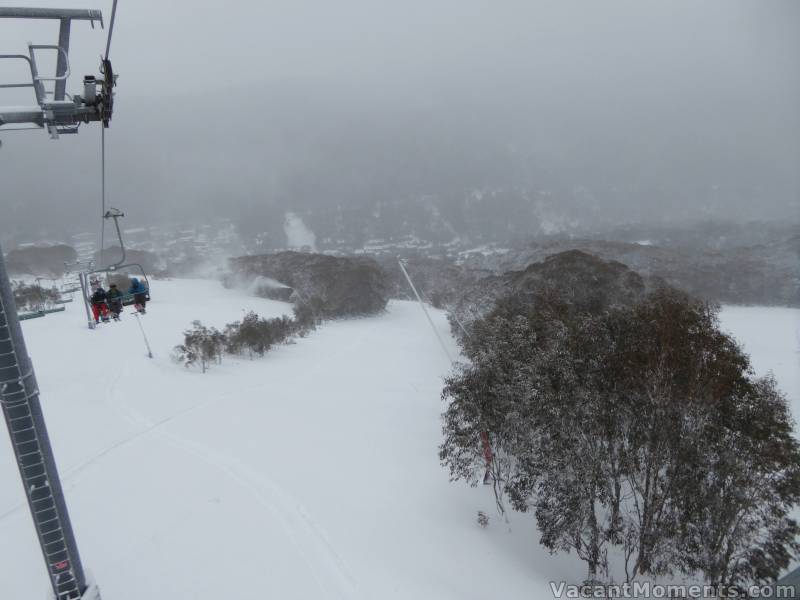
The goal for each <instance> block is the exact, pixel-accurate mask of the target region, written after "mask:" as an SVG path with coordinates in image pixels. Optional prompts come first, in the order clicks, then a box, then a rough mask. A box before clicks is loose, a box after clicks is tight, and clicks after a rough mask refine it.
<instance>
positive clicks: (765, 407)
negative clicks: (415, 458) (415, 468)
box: [440, 289, 800, 585]
mask: <svg viewBox="0 0 800 600" xmlns="http://www.w3.org/2000/svg"><path fill="white" fill-rule="evenodd" d="M462 343H463V344H464V352H465V354H466V356H467V357H468V358H469V363H468V364H466V365H463V366H462V367H461V369H460V371H458V372H457V373H456V374H455V375H454V376H452V377H451V378H450V379H448V380H447V382H446V385H445V389H444V392H443V397H444V399H445V400H447V401H448V407H447V409H446V412H445V414H444V442H443V444H442V446H441V447H440V458H441V460H442V462H443V464H445V465H446V466H447V467H448V468H449V470H450V474H451V477H452V478H453V479H463V480H467V481H469V482H471V483H475V482H476V481H477V474H478V473H479V472H482V469H483V460H484V458H483V454H482V451H481V444H480V434H481V432H482V431H486V432H487V433H488V434H489V438H490V440H491V443H492V446H493V448H492V449H493V450H494V453H495V457H498V456H499V457H500V459H501V460H503V464H504V469H505V471H504V475H503V476H502V481H501V482H500V483H501V486H502V492H503V493H505V494H507V496H508V498H509V500H510V502H511V505H512V506H513V508H515V509H516V510H519V511H522V512H531V513H533V514H534V515H535V517H536V520H537V524H538V527H539V530H540V533H541V539H540V542H541V543H542V544H543V545H545V546H546V547H547V548H549V549H550V550H551V551H555V552H559V551H565V552H572V551H574V552H575V553H576V555H577V556H578V557H580V558H581V559H582V560H583V561H585V562H586V564H587V567H588V579H589V580H598V579H603V578H607V577H609V576H610V575H612V574H611V573H609V561H608V552H609V550H610V549H611V548H612V547H613V548H615V552H616V554H618V555H621V556H622V558H623V560H622V561H621V563H622V567H621V568H622V569H624V572H622V573H615V574H613V575H614V577H615V579H617V580H618V579H620V578H622V579H625V580H627V581H632V580H634V579H636V578H637V577H641V576H664V575H671V574H675V573H683V574H697V573H700V574H702V575H703V576H704V577H705V578H706V579H707V580H708V581H709V582H710V583H712V584H717V585H743V584H747V583H751V582H763V581H767V580H769V579H771V578H774V577H775V576H776V575H777V574H778V572H779V571H780V570H781V569H782V568H785V567H786V566H787V565H788V564H789V562H790V561H791V559H792V557H793V556H796V555H797V552H798V545H797V535H798V525H797V523H795V522H794V521H793V520H792V519H791V518H790V513H791V510H792V508H793V507H794V506H796V505H797V504H798V501H800V450H798V443H797V441H796V440H795V438H794V437H793V435H792V421H791V418H790V414H789V411H788V408H787V404H786V400H785V398H784V397H783V396H782V395H781V394H780V393H779V392H778V391H777V389H776V387H775V383H774V381H773V380H772V379H769V378H766V379H758V378H756V377H755V376H754V375H753V373H752V369H751V367H750V364H749V360H748V358H747V356H746V355H745V354H744V353H743V352H742V351H741V349H740V348H739V347H738V345H737V344H736V343H735V342H734V341H733V340H732V339H731V338H730V337H729V336H727V335H725V334H724V333H722V332H720V331H719V328H718V324H717V319H716V311H715V309H714V307H712V306H709V305H707V304H705V303H701V302H696V301H693V300H691V299H689V298H687V297H686V296H684V295H682V294H680V293H678V292H675V291H673V290H669V289H662V290H659V291H656V292H654V293H652V294H651V295H650V296H648V297H646V298H645V299H644V300H642V301H640V302H637V303H636V304H632V305H628V306H606V307H603V308H598V309H597V310H594V311H593V312H588V311H586V310H577V309H575V307H574V306H573V305H571V304H570V302H569V298H564V297H562V296H559V294H558V293H555V292H548V291H544V292H540V293H537V294H536V295H535V296H534V297H526V298H512V299H507V300H505V301H503V302H500V303H498V305H497V307H496V309H495V310H494V311H493V312H492V313H490V314H489V315H488V316H487V317H485V318H484V319H481V320H479V321H476V322H475V323H474V324H473V326H472V329H471V334H470V336H469V337H465V338H464V339H463V340H462ZM496 460H497V458H496ZM493 473H494V471H493Z"/></svg>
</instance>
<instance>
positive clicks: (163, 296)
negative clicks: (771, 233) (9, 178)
mask: <svg viewBox="0 0 800 600" xmlns="http://www.w3.org/2000/svg"><path fill="white" fill-rule="evenodd" d="M152 293H153V296H154V302H153V303H152V304H151V306H150V310H148V314H147V315H146V316H145V317H143V319H142V324H143V326H144V327H145V329H146V331H147V334H148V336H149V338H150V342H151V344H152V346H153V349H154V352H155V358H154V359H153V360H149V359H147V358H146V351H145V348H144V343H143V341H142V338H141V333H140V332H139V329H138V328H137V325H136V323H135V319H134V318H133V317H131V316H128V315H127V314H126V315H125V316H124V317H123V322H122V323H118V324H117V323H110V324H107V325H103V326H101V327H99V328H98V329H97V330H95V331H88V330H87V329H86V327H85V323H84V317H83V312H82V307H81V306H79V305H78V304H75V303H73V304H70V305H68V308H67V311H66V312H65V313H60V314H56V315H48V316H47V317H45V318H43V319H36V320H34V321H28V322H25V324H24V328H25V333H26V337H27V340H28V345H29V350H30V353H31V355H32V357H33V360H34V364H35V366H36V369H37V375H38V379H39V384H40V388H41V391H42V402H43V406H44V410H45V415H46V418H47V420H48V425H49V428H50V435H51V438H52V441H53V446H54V448H55V451H56V456H57V461H58V464H59V469H60V472H61V476H62V480H63V483H64V487H65V492H66V495H67V502H68V505H69V507H70V511H71V515H72V519H73V525H74V528H75V532H76V535H77V538H78V544H79V547H80V549H81V553H82V558H83V562H84V564H85V566H86V567H88V568H90V569H91V570H92V572H93V574H94V577H95V578H96V580H97V582H98V584H99V585H100V588H101V590H102V592H103V595H104V597H105V598H114V599H115V600H133V599H139V598H148V599H149V600H160V599H165V600H166V599H172V598H192V599H197V600H205V599H209V600H211V599H214V600H218V599H220V598H225V599H228V598H230V599H233V600H248V599H262V598H265V597H279V598H297V599H315V600H316V599H325V598H353V599H365V600H372V599H375V598H380V599H382V600H383V599H389V600H391V599H404V600H405V599H408V598H415V599H419V600H426V599H430V600H434V599H435V600H449V599H452V600H469V599H475V600H478V599H481V600H483V599H485V598H493V597H499V596H502V597H503V598H506V599H509V600H517V599H519V600H523V599H525V600H530V599H538V598H551V597H552V594H551V592H550V587H549V585H548V583H547V582H548V581H549V580H560V579H567V580H568V581H570V582H576V581H578V580H580V578H581V577H582V576H583V574H584V567H583V566H582V564H581V563H580V562H579V561H578V560H577V559H576V558H575V557H574V556H556V557H551V556H549V555H548V554H547V553H546V551H544V550H542V549H541V548H540V547H538V545H537V543H536V542H537V540H538V535H537V533H536V531H535V526H534V522H533V521H534V520H533V519H532V518H531V517H530V516H523V515H511V522H510V525H506V524H504V523H503V522H502V520H501V519H500V518H499V517H498V516H497V514H496V512H495V510H494V508H493V506H494V502H493V498H492V496H491V492H490V491H489V490H488V489H487V488H483V487H479V488H476V489H473V488H469V487H466V486H464V485H463V484H460V483H457V484H456V483H450V482H448V478H447V472H446V471H445V470H444V469H443V468H442V467H441V466H440V465H439V461H438V457H437V446H438V444H439V442H440V439H441V431H440V428H441V422H440V413H441V411H442V408H443V407H442V405H441V401H440V399H439V395H440V391H441V387H442V378H443V377H444V376H445V375H446V374H447V373H448V371H449V369H450V365H449V363H448V361H447V359H446V357H445V356H444V353H443V352H442V350H441V348H440V347H439V346H438V342H437V340H436V338H435V336H434V335H433V333H432V332H431V331H430V329H429V326H428V324H427V322H426V320H425V318H424V315H423V314H422V312H421V310H420V308H419V306H417V305H415V304H414V303H411V302H399V301H398V302H391V303H390V305H389V307H388V310H387V312H386V313H385V314H383V315H380V316H376V317H370V318H364V319H355V320H346V321H337V322H332V323H327V324H325V325H324V326H323V327H322V328H321V329H319V330H318V331H316V332H313V333H311V334H310V335H309V336H307V337H305V338H300V339H298V340H296V342H295V343H293V344H289V345H285V346H280V347H278V348H275V349H273V350H272V351H270V352H269V353H268V354H267V356H266V357H264V358H263V359H257V360H254V361H249V360H246V359H242V360H232V359H227V360H226V361H225V362H224V363H223V364H222V365H221V366H214V367H213V368H212V369H211V371H209V373H207V374H206V375H201V374H200V373H198V372H196V371H191V370H186V369H184V368H183V367H181V366H178V365H176V364H174V363H173V362H172V361H171V360H170V358H169V354H170V351H171V348H172V347H173V346H174V345H175V344H177V343H178V342H179V341H180V338H181V331H182V330H183V329H185V328H186V327H187V326H188V325H189V324H190V322H191V321H192V320H193V319H200V320H202V321H203V322H204V323H206V324H209V325H215V326H217V327H221V326H223V325H224V324H225V323H227V322H230V321H233V320H236V319H239V318H241V316H242V315H243V314H244V313H245V312H246V311H248V310H254V311H256V312H257V313H259V314H260V315H262V316H265V317H270V316H278V315H280V314H290V313H291V310H290V308H291V307H290V306H289V305H288V304H285V303H281V302H275V301H271V300H266V299H261V298H255V297H250V296H248V295H246V293H245V292H242V291H237V290H228V289H224V288H222V286H220V285H219V284H218V283H216V282H213V281H203V280H174V281H154V282H152ZM126 312H128V311H126ZM761 315H764V318H763V319H762V318H761ZM431 316H432V318H433V319H434V322H435V324H436V327H437V328H438V329H439V330H440V332H441V333H442V335H443V337H445V339H446V341H447V343H448V344H449V345H450V346H451V350H453V351H454V352H455V350H456V347H455V343H454V342H453V341H452V339H451V338H450V337H449V328H448V325H447V322H446V319H445V316H444V314H443V313H442V312H440V311H435V310H432V311H431ZM797 318H798V311H790V310H788V309H763V308H750V309H739V308H725V310H724V311H723V320H722V321H723V325H724V326H725V327H729V328H731V329H732V330H733V331H735V332H737V335H739V336H740V339H742V341H743V342H744V343H745V346H746V347H749V346H748V345H749V344H752V345H753V351H754V352H757V353H758V354H757V356H756V357H754V363H755V364H756V368H757V369H765V368H767V367H769V366H770V365H774V366H775V365H777V368H776V375H777V376H778V378H779V381H780V382H781V385H784V388H785V389H787V391H789V389H792V390H793V391H791V394H793V396H792V397H793V401H794V403H795V406H797V405H798V403H797V401H798V397H797V391H798V387H796V386H795V387H794V388H792V387H791V386H792V385H794V384H796V383H797V380H796V378H795V379H794V380H792V376H793V375H796V372H793V371H792V369H791V368H790V366H789V365H790V364H791V363H787V362H786V361H790V360H796V354H792V352H794V351H795V350H796V347H795V346H792V345H791V344H789V345H788V346H787V343H788V338H787V336H786V331H787V330H788V329H789V324H790V323H792V324H793V325H792V326H796V324H797ZM755 323H757V324H758V325H757V326H756V325H755ZM795 329H796V327H795ZM762 356H763V357H764V358H762ZM784 364H786V365H787V366H786V368H785V369H784V368H783V367H782V366H781V365H784ZM787 376H788V377H789V380H788V383H787V380H785V378H786V377H787ZM792 381H794V384H792ZM0 437H2V438H3V439H5V440H7V436H5V434H3V435H0ZM0 478H1V479H2V480H3V481H5V482H9V483H7V484H5V485H3V486H2V487H0V564H2V565H3V566H2V569H0V597H2V598H13V599H14V600H27V599H36V600H38V599H40V598H44V597H46V592H47V589H48V583H47V579H46V574H45V570H44V565H43V562H42V559H41V556H40V553H39V548H38V545H37V543H36V538H35V533H34V529H33V526H32V524H31V521H30V517H29V515H28V512H27V508H26V506H25V498H24V494H23V491H22V488H21V486H20V485H19V483H18V481H19V477H18V473H17V470H16V467H15V465H14V460H13V456H12V454H11V449H10V445H9V444H8V442H7V441H3V442H0ZM478 510H482V511H484V512H485V513H486V514H487V515H489V517H490V524H489V526H488V527H487V528H486V529H482V528H481V527H479V526H478V524H477V522H476V516H477V511H478Z"/></svg>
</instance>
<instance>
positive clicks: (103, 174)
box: [100, 0, 117, 263]
mask: <svg viewBox="0 0 800 600" xmlns="http://www.w3.org/2000/svg"><path fill="white" fill-rule="evenodd" d="M116 18H117V0H113V3H112V4H111V19H110V21H109V23H108V38H107V39H106V54H105V59H104V63H106V64H108V56H109V54H110V52H111V36H112V35H113V34H114V22H115V21H116ZM104 66H105V65H104ZM100 179H101V182H100V187H101V192H100V195H101V210H100V262H101V263H103V262H104V261H103V250H104V249H105V239H106V219H105V215H106V128H105V126H103V127H101V128H100Z"/></svg>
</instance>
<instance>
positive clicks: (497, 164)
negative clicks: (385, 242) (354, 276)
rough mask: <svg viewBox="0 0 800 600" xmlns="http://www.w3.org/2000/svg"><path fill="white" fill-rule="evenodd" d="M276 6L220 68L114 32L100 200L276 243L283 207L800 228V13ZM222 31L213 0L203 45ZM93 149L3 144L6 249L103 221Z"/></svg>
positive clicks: (515, 228)
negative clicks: (313, 10) (212, 223)
mask: <svg viewBox="0 0 800 600" xmlns="http://www.w3.org/2000/svg"><path fill="white" fill-rule="evenodd" d="M267 4H268V6H265V7H261V8H259V7H255V6H252V7H250V9H251V10H252V11H254V12H253V16H254V17H257V18H262V17H266V16H269V17H270V20H265V23H266V24H265V27H266V28H268V32H269V33H270V34H271V36H270V35H266V36H265V37H264V38H263V39H261V38H259V39H258V41H254V42H253V45H252V47H248V50H247V51H245V54H244V56H243V57H242V60H243V63H242V64H236V62H235V61H232V60H231V59H230V53H231V52H232V51H233V49H234V48H236V47H238V48H239V49H240V50H241V47H240V46H239V42H238V40H234V39H232V38H230V37H228V36H227V35H224V34H221V33H219V32H217V34H216V35H215V36H212V37H211V38H209V39H208V40H207V41H206V45H205V46H204V47H203V56H205V57H206V58H205V60H206V63H205V66H206V69H205V70H202V69H200V67H199V66H198V64H196V63H197V57H198V55H197V54H194V55H193V54H191V52H190V50H189V49H178V50H175V49H172V53H171V54H170V55H167V54H159V53H158V52H157V49H158V45H159V41H158V39H151V40H149V41H148V42H147V43H145V42H144V40H143V39H142V37H143V36H144V37H146V36H147V35H148V32H149V31H151V30H150V29H148V28H156V27H161V26H156V25H153V24H149V23H147V22H141V23H140V22H138V21H135V23H136V25H137V29H136V30H135V31H134V30H133V28H131V26H130V25H126V24H125V22H124V21H121V23H122V25H121V29H120V31H119V32H118V34H117V35H118V38H119V39H118V40H117V43H118V44H119V47H120V49H119V51H118V52H119V57H118V59H117V63H118V66H117V71H118V72H119V73H120V83H119V88H118V98H117V109H116V110H117V113H116V115H115V119H114V123H113V125H112V128H111V129H109V130H108V134H107V151H108V181H109V188H108V201H109V203H110V204H111V205H113V206H118V207H120V208H122V209H123V210H125V211H126V214H127V219H128V221H127V223H128V224H130V225H150V224H159V223H164V222H173V221H178V222H190V223H191V222H195V223H202V222H205V221H206V220H207V219H210V218H214V217H223V218H230V219H232V220H233V221H234V222H235V223H236V224H237V225H238V226H239V227H240V229H241V231H242V233H243V235H245V236H246V237H251V236H257V235H261V236H262V237H265V238H266V239H273V240H274V241H273V242H270V243H269V244H268V245H274V246H276V247H281V246H282V245H283V244H282V243H281V239H282V236H283V235H284V234H283V220H284V218H285V214H286V212H287V211H292V212H294V213H296V214H298V215H299V216H300V217H301V218H302V219H303V220H304V222H305V223H306V224H307V225H308V226H309V227H310V229H311V230H312V231H313V232H314V233H315V235H316V236H317V238H318V240H325V239H330V240H333V241H335V240H346V241H347V243H349V244H353V245H358V244H360V243H363V242H365V241H367V240H369V239H371V238H374V237H377V238H389V237H393V236H402V235H416V236H418V237H420V238H424V239H433V240H437V241H443V240H448V239H453V238H455V237H461V238H469V239H472V240H475V241H476V242H479V241H485V240H506V239H516V238H521V237H528V236H531V235H537V234H541V233H553V232H557V231H565V230H567V231H568V230H571V229H579V230H586V229H605V228H610V227H613V226H615V225H617V224H620V223H622V224H624V223H659V222H672V223H683V222H687V221H702V220H713V219H717V218H724V219H726V220H734V221H740V222H742V221H747V220H750V219H759V220H787V219H788V220H792V221H795V222H796V221H798V220H800V204H799V203H800V174H799V173H800V169H798V168H797V166H798V164H799V163H800V111H798V110H797V106H799V105H800V36H798V35H796V33H797V31H798V28H799V27H800V25H799V24H800V9H798V5H797V4H796V3H793V2H775V3H773V4H771V5H770V8H769V9H763V8H762V9H759V7H758V5H757V4H756V3H750V2H741V3H735V4H731V3H724V2H710V3H703V4H702V5H698V4H697V3H688V2H676V3H653V4H649V5H648V6H647V7H644V6H642V5H641V4H638V3H632V2H608V3H603V5H602V8H600V7H595V6H588V5H586V4H583V3H548V2H542V3H538V4H530V5H528V4H527V3H513V6H511V7H509V10H508V11H499V10H489V9H488V8H487V7H484V6H483V5H482V4H481V3H479V2H468V3H453V2H443V3H441V5H437V6H435V7H430V8H428V9H426V10H424V11H423V10H422V9H421V8H420V7H416V8H415V7H409V8H408V10H407V11H406V12H403V11H395V10H391V11H388V13H387V12H386V11H383V10H381V11H379V10H377V9H370V8H369V7H367V6H363V5H362V4H360V3H352V6H351V5H346V6H343V7H341V9H340V11H338V12H335V13H331V14H327V13H326V14H327V16H328V17H329V18H330V19H331V20H330V22H329V23H328V26H329V28H330V31H327V29H326V31H327V33H324V34H320V35H323V38H322V39H321V40H320V39H317V41H316V43H315V42H313V40H307V39H306V38H304V37H303V36H299V37H296V38H291V42H292V44H294V46H287V43H288V42H287V40H289V36H288V33H281V32H280V31H278V25H279V23H280V19H281V18H284V19H287V18H289V17H288V16H286V14H284V12H282V11H288V14H289V15H291V14H294V13H293V11H292V10H291V9H287V8H286V7H281V8H280V10H279V9H278V7H277V6H272V4H270V3H267ZM248 6H249V5H248ZM512 8H513V10H512ZM418 9H419V10H418ZM129 10H131V11H134V10H140V9H133V8H130V9H129ZM142 10H143V8H142ZM164 10H171V9H169V8H165V9H164ZM298 11H299V9H298ZM267 13H269V14H267ZM247 14H248V13H247V11H245V12H244V13H242V14H237V15H236V16H235V17H232V19H233V21H232V23H230V25H231V27H232V28H233V29H234V30H235V29H236V28H237V27H248V26H246V25H245V24H244V20H245V17H246V16H247ZM276 15H279V16H276ZM280 15H282V16H280ZM276 18H277V19H278V21H277V23H276V21H275V19H276ZM184 19H185V17H184ZM129 22H130V21H129ZM126 26H127V27H129V29H126V28H125V27H126ZM214 26H215V23H214V21H213V14H212V12H211V11H209V10H208V7H205V5H202V3H201V6H200V7H198V11H197V14H195V15H193V17H192V19H191V20H190V21H187V27H188V29H189V30H190V31H189V33H188V34H187V35H190V36H195V35H196V36H199V35H200V33H201V32H203V31H206V29H208V30H209V31H210V30H211V28H213V27H214ZM313 27H314V28H315V31H316V29H317V28H323V29H325V28H324V27H323V26H322V24H321V23H317V22H316V21H315V22H314V25H313ZM153 31H154V32H160V31H161V29H154V30H153ZM337 32H338V33H337ZM351 34H352V37H348V35H351ZM154 46H155V47H154ZM276 52H277V55H275V53H276ZM156 56H160V57H161V61H160V62H158V61H157V60H156ZM221 57H227V58H225V59H223V58H221ZM343 61H344V62H343ZM90 64H91V63H90ZM259 65H261V67H259ZM143 67H147V68H149V70H148V69H146V68H143ZM202 73H205V75H202ZM98 137H99V134H98V133H97V132H96V131H86V132H84V133H83V134H82V135H79V136H73V137H71V138H67V137H64V138H63V139H62V140H60V141H58V142H51V141H50V140H48V139H47V138H46V136H45V135H38V136H37V135H35V134H31V133H30V132H29V133H28V134H27V135H25V134H8V135H4V148H3V150H2V154H1V155H0V177H2V180H3V186H2V192H0V210H2V211H3V213H4V214H13V216H14V218H13V223H12V220H11V219H3V220H2V223H0V239H4V240H9V239H11V238H12V237H13V239H14V240H15V241H20V240H21V239H23V238H36V237H37V236H41V235H43V234H45V235H49V236H58V235H59V234H62V235H65V234H66V233H68V232H76V231H93V230H95V229H97V228H98V222H97V221H98V220H99V218H98V217H99V215H98V213H99V164H98V156H99V154H98V152H99V149H98V146H99V143H98ZM31 164H36V165H40V167H39V168H40V171H39V172H37V173H36V174H35V175H36V176H34V173H33V171H32V170H31V166H30V165H31Z"/></svg>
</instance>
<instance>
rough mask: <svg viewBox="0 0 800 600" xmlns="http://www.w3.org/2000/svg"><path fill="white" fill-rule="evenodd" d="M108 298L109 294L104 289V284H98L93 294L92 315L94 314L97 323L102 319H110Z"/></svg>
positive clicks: (104, 320)
mask: <svg viewBox="0 0 800 600" xmlns="http://www.w3.org/2000/svg"><path fill="white" fill-rule="evenodd" d="M107 299H108V295H107V294H106V291H105V290H104V289H103V286H102V285H98V286H97V289H95V291H94V293H93V294H92V315H93V316H94V322H95V323H99V322H100V320H101V319H102V320H103V322H106V321H108V306H107V305H106V300H107Z"/></svg>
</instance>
